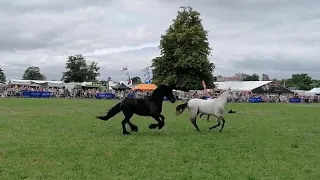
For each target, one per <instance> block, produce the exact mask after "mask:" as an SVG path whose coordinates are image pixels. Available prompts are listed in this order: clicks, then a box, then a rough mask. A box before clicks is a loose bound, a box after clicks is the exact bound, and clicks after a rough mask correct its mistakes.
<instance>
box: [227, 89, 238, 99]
mask: <svg viewBox="0 0 320 180" xmlns="http://www.w3.org/2000/svg"><path fill="white" fill-rule="evenodd" d="M226 92H227V93H228V95H227V97H228V99H232V100H235V99H237V98H238V97H237V95H236V94H235V93H234V92H233V91H232V90H231V88H230V87H229V88H228V89H227V90H226Z"/></svg>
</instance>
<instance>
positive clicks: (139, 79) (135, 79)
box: [131, 76, 142, 84]
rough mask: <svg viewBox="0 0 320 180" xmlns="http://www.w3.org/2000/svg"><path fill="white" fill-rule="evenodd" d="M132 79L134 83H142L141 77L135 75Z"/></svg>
mask: <svg viewBox="0 0 320 180" xmlns="http://www.w3.org/2000/svg"><path fill="white" fill-rule="evenodd" d="M131 81H132V84H141V83H142V82H141V78H140V77H138V76H136V77H133V78H131Z"/></svg>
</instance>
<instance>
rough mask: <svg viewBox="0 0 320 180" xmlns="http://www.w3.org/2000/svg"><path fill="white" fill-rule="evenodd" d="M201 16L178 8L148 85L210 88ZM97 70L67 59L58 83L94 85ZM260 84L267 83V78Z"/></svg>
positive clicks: (310, 83)
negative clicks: (90, 83) (204, 85)
mask: <svg viewBox="0 0 320 180" xmlns="http://www.w3.org/2000/svg"><path fill="white" fill-rule="evenodd" d="M200 16H201V14H200V13H199V12H198V11H195V10H194V9H193V8H192V7H190V6H188V7H185V6H182V7H180V10H179V11H178V12H177V15H176V17H175V18H174V19H173V20H172V24H171V25H170V26H169V28H168V29H167V30H166V32H165V33H164V34H162V35H161V36H160V43H159V48H160V55H159V56H158V57H155V58H154V59H152V60H151V63H152V64H151V70H152V74H153V77H152V81H153V83H155V84H156V85H160V84H168V85H171V86H172V87H173V88H175V89H177V90H185V91H188V90H191V89H193V90H200V89H203V86H202V81H204V82H205V83H206V86H207V88H214V84H213V82H214V81H215V80H216V77H214V75H213V72H214V69H215V65H214V64H213V63H211V62H210V61H209V56H210V55H211V51H212V49H211V48H210V44H209V41H208V31H207V30H205V28H204V27H203V25H202V19H201V18H200ZM99 70H100V67H99V66H98V64H97V63H95V62H92V63H87V61H86V59H85V57H83V56H82V55H81V54H77V55H72V56H69V57H68V59H67V61H66V71H65V72H63V74H62V78H61V80H62V81H64V82H66V83H68V82H83V81H87V82H88V81H92V82H97V77H98V76H99V75H100V73H99ZM236 75H237V76H240V77H241V79H242V80H243V81H258V80H259V79H260V77H259V75H258V74H255V73H254V74H251V75H250V74H245V73H237V74H236ZM5 79H6V78H5V74H4V72H3V70H1V69H0V81H2V82H5ZM22 79H32V80H45V79H46V77H45V75H44V74H42V73H41V72H40V68H39V67H35V66H31V67H28V68H27V69H26V70H25V72H24V74H23V76H22ZM262 80H270V78H269V76H268V75H267V74H263V75H262ZM273 80H274V81H277V82H279V83H281V84H283V85H285V86H286V87H297V89H302V90H309V89H311V88H312V87H318V86H320V83H319V80H315V79H313V78H312V77H310V76H309V75H308V74H306V73H301V74H293V75H292V77H291V78H289V79H280V80H278V79H273ZM132 81H133V83H141V79H140V78H139V77H134V78H132Z"/></svg>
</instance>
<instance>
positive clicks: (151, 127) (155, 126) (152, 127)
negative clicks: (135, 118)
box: [149, 124, 158, 129]
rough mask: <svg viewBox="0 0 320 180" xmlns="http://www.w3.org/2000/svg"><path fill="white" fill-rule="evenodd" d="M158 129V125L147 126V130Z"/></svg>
mask: <svg viewBox="0 0 320 180" xmlns="http://www.w3.org/2000/svg"><path fill="white" fill-rule="evenodd" d="M157 127H158V124H150V125H149V128H150V129H155V128H157Z"/></svg>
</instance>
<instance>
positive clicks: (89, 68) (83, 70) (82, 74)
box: [61, 54, 100, 83]
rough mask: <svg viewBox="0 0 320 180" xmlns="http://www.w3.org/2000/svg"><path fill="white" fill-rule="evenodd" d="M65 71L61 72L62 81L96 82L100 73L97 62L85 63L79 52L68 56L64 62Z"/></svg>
mask: <svg viewBox="0 0 320 180" xmlns="http://www.w3.org/2000/svg"><path fill="white" fill-rule="evenodd" d="M66 69H67V71H66V72H63V75H62V79H61V80H63V81H64V82H67V83H68V82H84V81H86V82H97V77H98V76H99V75H100V73H99V69H100V67H99V66H98V64H97V63H95V62H92V63H91V64H87V61H86V59H85V57H83V56H82V55H81V54H77V55H74V56H69V57H68V60H67V62H66Z"/></svg>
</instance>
